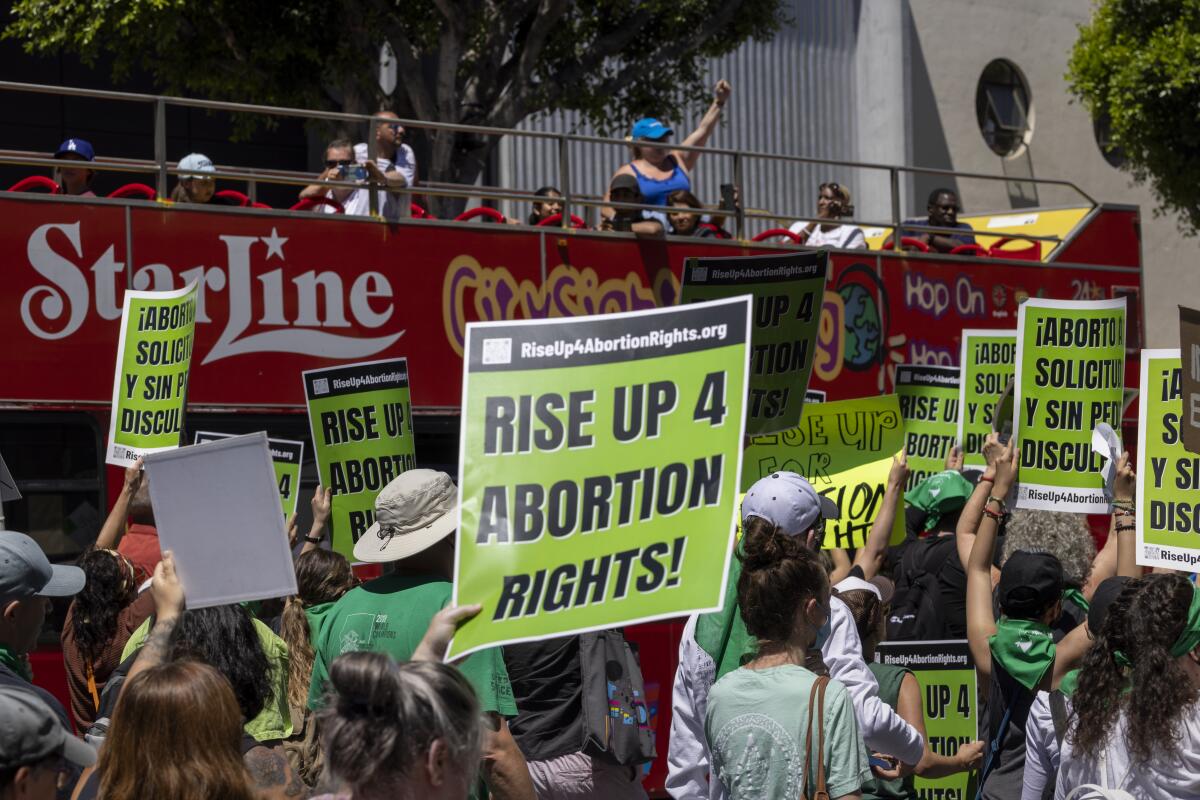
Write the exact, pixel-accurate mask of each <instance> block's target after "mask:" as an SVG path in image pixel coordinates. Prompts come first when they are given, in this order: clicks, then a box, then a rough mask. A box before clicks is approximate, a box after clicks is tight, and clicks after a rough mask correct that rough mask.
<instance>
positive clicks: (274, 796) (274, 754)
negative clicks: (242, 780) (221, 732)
mask: <svg viewBox="0 0 1200 800" xmlns="http://www.w3.org/2000/svg"><path fill="white" fill-rule="evenodd" d="M242 761H243V763H245V765H246V771H247V772H249V773H250V779H251V780H252V781H253V785H254V794H255V796H257V797H259V798H261V800H291V799H292V798H296V797H303V796H304V794H305V789H304V783H303V782H302V781H301V780H300V776H299V775H297V774H296V771H295V770H294V769H292V765H291V764H289V763H288V760H287V758H286V757H285V756H284V755H283V748H282V747H278V746H276V747H267V746H266V745H261V744H260V745H259V746H258V747H252V748H250V750H249V751H248V752H247V753H246V755H244V756H242Z"/></svg>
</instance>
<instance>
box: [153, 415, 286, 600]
mask: <svg viewBox="0 0 1200 800" xmlns="http://www.w3.org/2000/svg"><path fill="white" fill-rule="evenodd" d="M146 476H147V477H148V478H149V480H150V501H151V502H152V503H153V504H154V521H155V525H156V527H157V528H158V538H159V541H160V542H161V544H162V549H163V550H171V551H172V552H173V553H174V554H175V567H176V570H177V571H178V573H179V579H180V581H181V582H182V584H183V589H184V592H185V594H186V596H187V607H188V608H205V607H207V606H219V605H225V604H226V603H239V602H243V601H246V600H264V599H267V598H272V597H284V596H287V595H292V594H295V593H296V572H295V568H294V567H293V565H292V553H291V548H289V547H288V539H287V531H286V530H285V529H284V527H283V517H282V516H281V515H280V513H279V487H277V486H276V485H275V469H274V467H273V466H272V465H271V451H270V448H269V447H268V445H267V434H266V433H264V432H262V431H259V432H258V433H251V434H247V435H245V436H234V437H231V438H228V439H222V440H220V441H216V442H207V443H205V444H198V445H192V446H191V447H181V448H179V449H177V450H166V451H163V452H159V453H150V454H148V455H147V456H146Z"/></svg>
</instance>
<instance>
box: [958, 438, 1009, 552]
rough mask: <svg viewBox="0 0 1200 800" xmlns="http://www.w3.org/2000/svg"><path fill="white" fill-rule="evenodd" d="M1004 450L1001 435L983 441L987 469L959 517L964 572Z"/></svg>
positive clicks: (959, 546) (959, 543) (959, 548)
mask: <svg viewBox="0 0 1200 800" xmlns="http://www.w3.org/2000/svg"><path fill="white" fill-rule="evenodd" d="M1003 449H1004V446H1003V445H1002V444H1000V436H999V434H995V433H989V434H988V435H987V438H986V439H984V440H983V458H984V460H985V461H986V462H987V468H986V469H984V471H983V474H982V475H980V476H979V480H978V482H976V484H975V491H974V492H972V493H971V496H970V497H969V498H968V499H967V503H966V505H964V506H963V509H962V511H961V512H959V515H958V527H957V528H956V529H955V536H956V538H957V540H958V559H959V561H961V562H962V567H963V569H964V570H965V569H966V568H967V560H968V559H969V558H970V557H971V547H972V545H974V544H975V531H977V530H979V521H980V520H981V519H983V507H984V505H986V504H987V499H988V495H990V494H991V492H992V489H993V486H994V484H995V482H996V461H997V460H998V459H999V458H1000V453H1001V451H1002V450H1003Z"/></svg>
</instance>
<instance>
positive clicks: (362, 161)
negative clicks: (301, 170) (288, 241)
mask: <svg viewBox="0 0 1200 800" xmlns="http://www.w3.org/2000/svg"><path fill="white" fill-rule="evenodd" d="M395 127H396V128H400V130H401V131H403V128H402V127H401V126H400V125H399V123H396V124H395ZM383 136H392V137H396V139H395V140H394V141H393V146H394V147H395V148H396V149H395V150H393V155H397V154H399V155H404V154H405V153H411V152H412V150H411V148H408V145H401V144H399V143H398V137H399V136H400V134H398V133H396V132H395V129H394V128H393V127H392V125H384V124H381V125H379V126H378V127H377V128H376V142H377V144H378V143H379V142H380V138H381V137H383ZM404 148H408V150H407V151H406V150H404ZM397 157H399V156H398V155H397ZM380 165H382V166H380ZM415 170H416V167H415V163H414V165H413V166H412V167H411V172H412V174H413V175H414V176H415ZM368 178H369V179H371V180H373V181H375V182H376V183H378V184H382V185H383V186H384V188H383V189H380V190H379V191H378V192H377V194H376V200H377V205H376V208H377V210H378V213H379V215H380V216H382V217H383V218H384V219H386V220H388V221H389V222H395V221H397V220H399V219H401V218H403V217H406V216H408V210H409V209H408V205H407V202H405V201H404V198H405V195H404V193H402V192H400V191H399V190H400V189H403V188H404V187H406V186H408V185H409V183H408V178H407V177H406V176H405V173H404V172H402V171H400V169H399V168H398V167H397V166H396V165H395V164H394V163H392V161H391V159H389V158H387V157H386V156H383V155H382V154H377V156H376V159H375V161H374V162H371V161H368V160H367V149H366V146H365V145H362V144H359V145H355V144H354V143H353V142H351V141H350V140H349V139H334V140H333V141H332V142H330V143H329V144H328V145H327V146H326V148H325V169H324V170H323V171H322V172H321V174H320V175H318V176H317V180H318V183H313V184H309V185H308V186H305V187H304V188H303V189H302V190H301V191H300V199H301V200H316V199H324V200H331V201H333V202H334V203H336V204H337V205H340V206H341V208H342V211H343V213H345V214H352V215H357V216H366V215H368V214H370V213H371V199H370V194H369V190H368V189H367V188H365V187H364V188H361V189H354V188H350V187H346V186H338V187H334V188H330V187H327V186H325V185H324V182H326V181H349V182H352V183H363V184H365V183H366V182H367V180H368ZM314 210H315V211H317V212H318V213H324V214H336V213H337V211H338V208H337V206H335V205H333V204H329V203H322V204H320V205H318V206H317V207H316V208H315V209H314Z"/></svg>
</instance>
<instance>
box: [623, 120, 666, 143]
mask: <svg viewBox="0 0 1200 800" xmlns="http://www.w3.org/2000/svg"><path fill="white" fill-rule="evenodd" d="M672 133H674V131H672V130H671V129H670V128H668V127H667V126H666V125H663V124H662V123H661V122H659V121H658V120H656V119H654V117H643V118H642V119H639V120H638V121H637V122H635V123H633V132H632V134H631V135H632V136H633V138H634V139H651V140H658V139H663V138H665V137H667V136H670V135H671V134H672Z"/></svg>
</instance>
